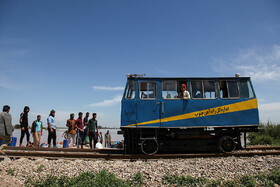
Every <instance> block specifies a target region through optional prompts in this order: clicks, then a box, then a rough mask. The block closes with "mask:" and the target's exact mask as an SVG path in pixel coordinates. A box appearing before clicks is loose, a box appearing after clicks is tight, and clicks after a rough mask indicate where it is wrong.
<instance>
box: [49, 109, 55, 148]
mask: <svg viewBox="0 0 280 187" xmlns="http://www.w3.org/2000/svg"><path fill="white" fill-rule="evenodd" d="M54 117H55V111H54V110H51V112H50V115H49V117H48V118H47V123H48V131H49V136H48V145H49V147H51V141H52V139H53V147H55V148H57V146H56V123H55V119H54Z"/></svg>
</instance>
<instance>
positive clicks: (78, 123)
mask: <svg viewBox="0 0 280 187" xmlns="http://www.w3.org/2000/svg"><path fill="white" fill-rule="evenodd" d="M76 128H77V148H80V143H81V148H82V149H83V146H84V140H85V138H84V125H83V113H82V112H79V117H78V119H76Z"/></svg>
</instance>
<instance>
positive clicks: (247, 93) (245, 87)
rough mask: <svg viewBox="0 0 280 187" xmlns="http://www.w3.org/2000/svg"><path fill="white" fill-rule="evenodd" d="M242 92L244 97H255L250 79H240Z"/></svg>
mask: <svg viewBox="0 0 280 187" xmlns="http://www.w3.org/2000/svg"><path fill="white" fill-rule="evenodd" d="M240 93H241V97H243V98H254V97H255V95H254V92H253V88H252V85H251V83H250V81H249V80H240Z"/></svg>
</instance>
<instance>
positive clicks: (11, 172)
mask: <svg viewBox="0 0 280 187" xmlns="http://www.w3.org/2000/svg"><path fill="white" fill-rule="evenodd" d="M15 171H16V169H15V168H13V169H8V170H6V172H7V174H8V175H12V176H13V175H15Z"/></svg>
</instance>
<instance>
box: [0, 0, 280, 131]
mask: <svg viewBox="0 0 280 187" xmlns="http://www.w3.org/2000/svg"><path fill="white" fill-rule="evenodd" d="M237 72H239V73H240V75H241V76H251V77H252V80H253V84H254V87H255V91H256V94H257V96H258V100H259V108H260V117H261V121H263V122H266V121H267V120H268V119H269V120H271V121H272V122H280V88H279V86H280V73H279V72H280V1H278V0H271V1H266V0H248V1H243V0H242V1H241V0H240V1H239V0H237V1H217V0H214V1H206V0H203V1H200V0H198V1H185V0H181V1H180V0H176V1H167V0H141V1H129V0H126V1H125V0H119V1H115V0H107V1H100V0H99V1H97V0H91V1H89V0H84V1H72V0H60V1H54V0H51V1H37V0H28V1H20V0H13V1H10V0H1V1H0V97H1V99H0V105H1V106H3V105H5V104H8V105H10V106H11V114H12V115H13V120H14V121H13V123H17V122H18V118H19V114H20V112H21V111H22V110H23V107H24V106H25V105H28V106H30V108H31V111H30V117H29V119H30V122H31V121H33V120H35V115H37V114H41V115H42V116H43V122H46V116H47V115H48V113H49V111H50V110H51V109H55V110H56V111H57V117H56V119H57V122H58V124H59V125H60V126H64V125H65V123H66V119H67V118H68V116H69V114H70V113H71V112H75V113H76V114H77V112H79V111H82V112H87V111H89V112H91V113H92V112H97V113H98V114H99V115H98V121H99V124H100V125H103V126H111V127H118V126H119V124H120V97H121V95H122V93H123V87H124V86H125V82H126V77H125V75H126V74H127V73H146V74H147V75H148V76H151V77H152V76H161V77H174V76H181V77H204V76H206V77H207V76H234V74H235V73H237ZM76 117H77V115H76Z"/></svg>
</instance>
